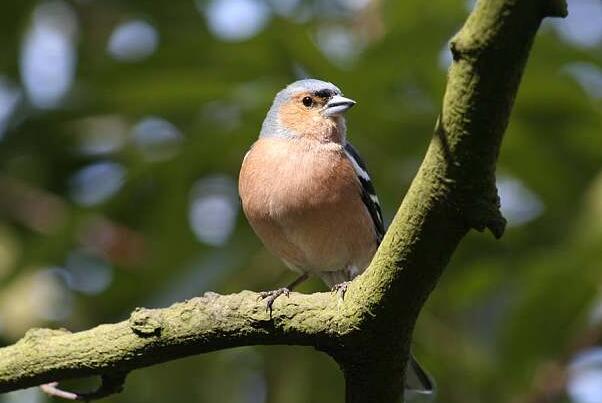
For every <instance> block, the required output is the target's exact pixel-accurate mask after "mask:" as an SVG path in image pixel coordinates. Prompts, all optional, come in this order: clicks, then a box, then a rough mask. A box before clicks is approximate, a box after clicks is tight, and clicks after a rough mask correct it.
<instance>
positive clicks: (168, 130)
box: [131, 116, 182, 161]
mask: <svg viewBox="0 0 602 403" xmlns="http://www.w3.org/2000/svg"><path fill="white" fill-rule="evenodd" d="M131 135H132V141H133V142H134V145H135V146H136V147H137V148H138V150H140V152H141V153H142V154H143V155H144V157H145V158H146V159H148V160H150V161H160V160H166V159H169V158H172V157H173V156H175V155H176V154H177V152H178V151H179V149H180V143H181V142H182V133H181V132H180V131H179V130H178V128H177V127H175V126H174V125H173V124H172V123H170V122H169V121H167V120H165V119H163V118H160V117H156V116H148V117H145V118H143V119H142V120H140V121H139V122H138V123H137V124H136V125H135V126H134V128H133V129H132V132H131Z"/></svg>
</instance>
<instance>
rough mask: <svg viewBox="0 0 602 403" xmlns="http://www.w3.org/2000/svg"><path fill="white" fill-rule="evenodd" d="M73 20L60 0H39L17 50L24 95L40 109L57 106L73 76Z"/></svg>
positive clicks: (73, 15) (74, 54) (74, 28)
mask: <svg viewBox="0 0 602 403" xmlns="http://www.w3.org/2000/svg"><path fill="white" fill-rule="evenodd" d="M76 34H77V19H76V16H75V13H74V11H73V9H72V8H71V6H69V5H68V4H67V3H65V2H63V1H50V2H43V3H40V5H38V6H37V7H36V8H35V10H34V18H33V22H32V25H31V27H30V28H29V30H28V32H27V34H26V35H25V39H24V41H23V44H22V49H21V62H20V70H21V77H22V79H23V83H24V85H25V91H26V93H27V97H28V99H29V101H30V102H31V104H32V105H34V106H35V107H37V108H40V109H51V108H55V107H57V106H58V105H59V104H60V102H61V101H62V100H63V98H64V96H65V95H66V94H67V92H68V91H69V89H70V88H71V85H72V83H73V79H74V75H75V64H76V51H75V40H76Z"/></svg>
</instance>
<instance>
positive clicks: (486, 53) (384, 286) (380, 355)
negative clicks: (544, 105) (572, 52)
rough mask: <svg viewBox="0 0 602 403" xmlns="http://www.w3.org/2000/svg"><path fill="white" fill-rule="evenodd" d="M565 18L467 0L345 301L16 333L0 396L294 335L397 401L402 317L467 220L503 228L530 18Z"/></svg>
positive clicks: (187, 307) (407, 333)
mask: <svg viewBox="0 0 602 403" xmlns="http://www.w3.org/2000/svg"><path fill="white" fill-rule="evenodd" d="M565 13H566V5H565V4H564V2H563V1H561V0H487V1H484V0H481V1H479V2H478V3H477V5H476V7H475V10H474V11H473V13H472V14H471V15H470V17H469V18H468V20H467V22H466V24H465V25H464V27H463V28H462V29H461V31H460V32H459V33H458V34H457V35H456V36H455V37H454V38H453V40H452V41H451V46H450V47H451V51H452V54H453V58H454V62H453V64H452V67H451V68H450V71H449V80H448V85H447V89H446V93H445V97H444V101H443V108H442V113H441V117H440V119H439V120H438V122H437V125H436V128H435V135H434V137H433V139H432V141H431V144H430V146H429V148H428V151H427V154H426V157H425V159H424V162H423V164H422V166H421V168H420V170H419V172H418V174H417V176H416V178H415V179H414V181H413V183H412V186H411V187H410V190H409V191H408V194H407V195H406V197H405V199H404V201H403V203H402V205H401V207H400V209H399V211H398V212H397V215H396V216H395V218H394V220H393V223H392V224H391V227H390V228H389V231H388V232H387V235H386V236H385V239H384V240H383V243H382V245H381V247H380V249H379V251H378V252H377V255H376V256H375V258H374V260H373V262H372V264H371V265H370V267H369V268H368V269H367V270H366V272H365V273H364V274H362V275H361V276H359V277H358V278H357V279H356V280H354V281H353V282H352V283H351V284H350V286H349V288H348V290H347V293H346V296H345V301H340V300H339V299H338V298H337V296H336V295H333V294H325V293H317V294H312V295H302V294H298V293H291V295H290V297H289V298H286V297H281V298H279V299H277V300H276V302H275V304H274V309H273V315H272V316H270V314H269V313H267V312H266V311H265V305H264V304H263V303H262V302H260V301H258V294H256V293H252V292H249V291H244V292H241V293H239V294H233V295H226V296H220V295H217V294H213V293H210V294H205V295H204V296H203V297H200V298H194V299H191V300H189V301H186V302H183V303H179V304H175V305H173V306H172V307H170V308H166V309H156V310H147V309H140V310H137V311H135V312H134V313H133V314H132V316H131V317H130V319H129V320H127V321H124V322H120V323H116V324H111V325H101V326H98V327H96V328H94V329H90V330H87V331H83V332H79V333H73V334H71V333H68V332H67V331H62V330H47V329H34V330H30V331H29V332H28V333H27V334H26V335H25V337H24V338H23V339H22V340H20V341H19V342H18V343H16V344H15V345H12V346H9V347H5V348H3V349H0V392H6V391H10V390H15V389H19V388H24V387H28V386H33V385H38V384H42V383H47V382H50V381H55V380H58V379H65V378H70V377H82V376H88V375H106V374H110V373H112V372H117V373H124V372H127V371H131V370H133V369H136V368H141V367H145V366H149V365H153V364H157V363H160V362H164V361H168V360H172V359H175V358H179V357H183V356H187V355H192V354H199V353H205V352H209V351H215V350H220V349H225V348H230V347H235V346H243V345H256V344H296V345H308V346H314V347H315V348H317V349H318V350H321V351H325V352H327V353H328V354H330V355H331V356H332V357H334V358H335V359H336V360H337V362H338V363H339V365H340V366H341V369H342V370H343V372H344V374H345V378H346V393H347V402H364V403H365V402H381V403H382V402H393V401H397V400H398V399H399V396H400V394H401V391H402V389H403V379H404V368H405V362H406V361H407V357H408V352H409V344H410V340H411V334H412V330H413V327H414V322H415V320H416V317H417V315H418V312H419V311H420V308H421V307H422V305H423V303H424V301H425V300H426V298H427V297H428V295H429V294H430V292H431V291H432V289H433V288H434V287H435V285H436V283H437V281H438V279H439V277H440V275H441V273H442V271H443V269H444V268H445V266H446V265H447V263H448V261H449V259H450V257H451V255H452V253H453V251H454V250H455V248H456V246H457V245H458V243H459V242H460V240H461V239H462V237H463V236H464V235H465V234H466V233H467V232H468V231H469V230H470V229H471V228H474V229H477V230H479V231H482V230H484V229H486V228H487V229H489V230H490V231H491V232H492V233H493V234H494V236H496V237H500V236H501V235H502V233H503V231H504V226H505V220H504V219H503V217H502V216H501V214H500V212H499V199H498V196H497V190H496V187H495V164H496V160H497V156H498V153H499V147H500V144H501V140H502V135H503V133H504V131H505V129H506V126H507V123H508V118H509V115H510V110H511V108H512V105H513V102H514V98H515V96H516V92H517V89H518V85H519V82H520V78H521V75H522V71H523V67H524V65H525V63H526V60H527V56H528V53H529V50H530V47H531V44H532V41H533V38H534V35H535V33H536V31H537V29H538V27H539V24H540V22H541V19H542V18H543V17H545V16H547V15H564V14H565Z"/></svg>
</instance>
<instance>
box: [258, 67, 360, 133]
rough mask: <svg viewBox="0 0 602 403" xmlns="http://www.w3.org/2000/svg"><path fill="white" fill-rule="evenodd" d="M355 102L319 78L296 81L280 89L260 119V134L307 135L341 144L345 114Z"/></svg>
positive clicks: (344, 129)
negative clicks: (262, 118)
mask: <svg viewBox="0 0 602 403" xmlns="http://www.w3.org/2000/svg"><path fill="white" fill-rule="evenodd" d="M353 105H355V101H353V100H351V99H349V98H345V97H343V96H342V95H341V90H339V89H338V88H337V87H336V86H335V85H333V84H331V83H328V82H325V81H320V80H313V79H308V80H300V81H295V82H294V83H292V84H290V85H289V86H288V87H286V88H285V89H283V90H282V91H280V92H279V93H278V94H277V95H276V98H275V99H274V103H273V104H272V107H271V108H270V110H269V111H268V114H267V116H266V118H265V120H264V122H263V126H262V128H261V137H285V138H307V139H315V140H318V141H321V142H330V141H334V142H337V143H342V142H343V141H344V139H345V131H346V128H345V118H344V116H343V115H344V114H345V112H346V111H347V110H349V108H351V107H352V106H353Z"/></svg>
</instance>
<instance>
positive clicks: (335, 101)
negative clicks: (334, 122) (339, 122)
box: [322, 95, 355, 117]
mask: <svg viewBox="0 0 602 403" xmlns="http://www.w3.org/2000/svg"><path fill="white" fill-rule="evenodd" d="M353 105H355V101H354V100H353V99H349V98H345V97H342V96H340V95H335V96H334V97H332V98H330V101H328V103H327V104H326V105H325V106H324V109H323V110H322V114H323V115H324V116H327V117H330V116H339V115H342V114H343V113H345V112H347V110H348V109H350V108H351V107H352V106H353Z"/></svg>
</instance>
